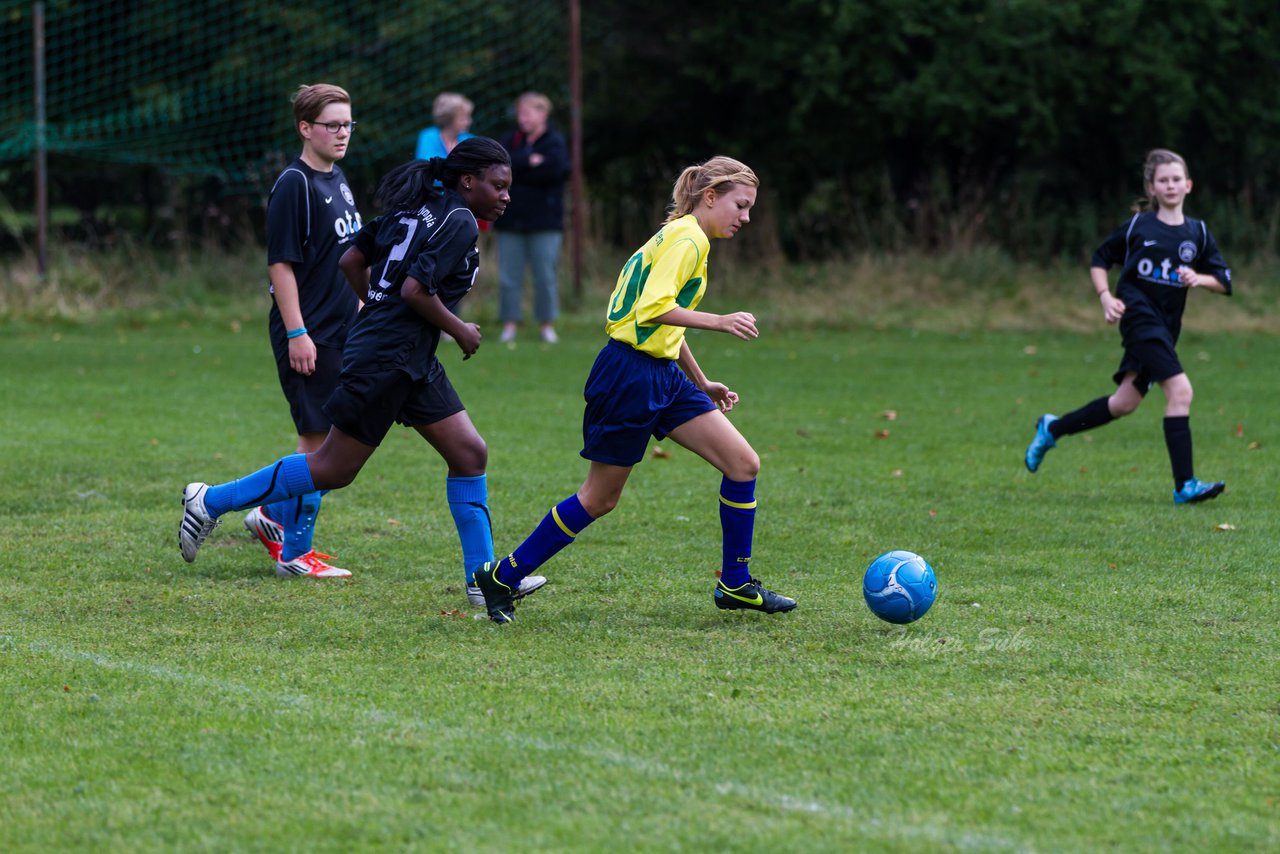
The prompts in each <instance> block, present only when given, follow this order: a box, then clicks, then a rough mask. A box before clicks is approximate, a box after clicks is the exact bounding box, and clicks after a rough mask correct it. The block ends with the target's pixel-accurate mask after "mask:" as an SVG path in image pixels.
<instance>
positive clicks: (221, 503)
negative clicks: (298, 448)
mask: <svg viewBox="0 0 1280 854" xmlns="http://www.w3.org/2000/svg"><path fill="white" fill-rule="evenodd" d="M315 491H316V487H315V484H314V483H313V482H312V480H311V469H310V468H308V467H307V455H306V454H290V455H289V456H287V457H283V458H281V459H279V460H276V461H275V462H274V463H272V464H271V465H269V466H267V467H266V468H264V469H259V470H258V471H256V472H254V473H253V474H250V475H246V476H245V477H242V478H240V479H238V480H233V481H231V482H230V483H220V484H217V485H216V486H211V487H209V489H208V490H207V491H206V492H205V494H204V506H205V509H206V510H208V511H209V512H210V513H211V514H212V515H214V516H221V515H222V514H223V513H226V512H227V511H229V510H246V509H248V508H250V507H257V506H258V505H259V504H274V503H275V502H277V501H281V500H283V499H285V498H292V497H294V496H296V495H304V494H306V493H308V492H315ZM272 518H275V517H272ZM277 521H279V520H277Z"/></svg>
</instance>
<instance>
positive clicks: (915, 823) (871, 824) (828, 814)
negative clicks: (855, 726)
mask: <svg viewBox="0 0 1280 854" xmlns="http://www.w3.org/2000/svg"><path fill="white" fill-rule="evenodd" d="M27 649H28V650H29V651H31V652H33V653H39V654H43V655H49V656H52V657H54V658H59V659H62V660H63V661H70V662H87V663H89V664H93V665H95V666H97V667H101V668H103V669H104V670H116V671H123V672H127V673H135V674H139V675H142V676H148V677H151V678H154V679H158V680H163V681H166V682H175V683H178V684H181V685H193V686H196V687H200V688H208V689H211V690H214V691H220V692H222V693H226V694H233V695H238V696H243V697H248V698H250V699H252V700H255V701H257V702H259V703H262V704H263V705H276V706H279V707H281V708H282V709H284V710H287V711H292V712H297V711H298V710H300V709H305V708H307V707H311V706H314V705H315V704H314V703H313V702H312V701H311V700H310V699H309V698H307V697H306V696H304V695H301V694H285V693H280V692H275V691H270V690H266V689H263V688H257V687H254V686H252V685H247V684H244V683H242V682H234V681H231V680H227V679H215V678H211V677H208V676H203V675H201V674H199V673H192V672H190V671H186V670H179V669H177V668H174V667H166V666H163V665H158V664H148V663H145V662H139V661H128V660H123V659H118V658H112V657H110V656H107V655H103V654H101V653H97V652H91V651H87V650H79V649H75V648H73V647H70V646H67V645H64V644H57V643H51V642H49V641H33V642H31V643H29V644H27ZM346 711H347V713H348V714H350V715H351V716H352V717H353V718H358V719H360V720H362V721H363V722H364V723H365V724H366V726H369V727H375V726H376V727H395V728H399V729H411V730H415V731H420V732H422V733H423V734H425V735H429V736H430V737H431V738H432V739H433V740H435V741H436V742H445V741H447V742H465V741H466V740H467V739H470V738H471V737H472V736H473V731H472V730H470V729H469V728H466V727H459V726H451V727H445V726H441V725H440V724H439V723H438V722H434V721H428V720H424V719H423V718H420V717H418V716H417V715H401V714H397V713H395V712H388V711H385V710H383V709H379V708H377V707H374V706H370V707H366V708H348V709H347V710H346ZM504 738H505V740H506V741H507V743H508V744H510V745H511V747H512V748H515V749H520V750H531V751H540V752H545V753H556V754H574V755H577V756H580V757H582V758H583V759H586V760H589V761H592V762H595V763H597V764H601V765H608V766H612V767H615V768H623V769H626V770H628V771H630V772H632V773H634V774H636V775H638V776H643V777H650V778H654V779H659V780H668V781H671V782H675V783H683V784H696V785H698V786H700V787H701V788H703V789H704V790H706V791H707V792H708V793H709V794H714V795H719V796H720V797H724V798H733V799H735V800H745V801H749V802H751V803H754V804H760V805H767V806H771V807H773V808H775V809H778V810H781V811H783V812H791V813H803V814H806V815H814V816H820V817H822V818H828V819H833V820H837V821H838V822H839V823H841V824H847V825H848V826H849V830H850V834H851V838H858V837H861V838H867V837H876V838H881V839H889V840H892V839H913V840H923V841H927V842H932V843H937V844H938V845H941V846H951V847H954V848H958V849H961V850H966V851H969V850H972V851H1018V852H1024V851H1026V852H1029V851H1031V850H1032V849H1030V848H1028V847H1026V846H1025V845H1023V844H1021V843H1019V842H1017V841H1016V840H1012V839H1008V838H1005V837H1002V836H998V835H995V834H988V833H972V832H968V831H960V830H956V829H954V828H949V827H947V826H946V825H945V824H941V823H927V824H926V823H921V819H920V818H918V817H917V818H915V819H903V820H900V821H899V820H894V819H892V818H888V819H886V818H881V817H878V816H875V815H872V814H870V813H868V812H863V811H860V810H857V809H855V808H853V807H851V806H848V805H847V804H841V803H829V802H825V801H821V800H817V799H814V798H808V797H801V796H795V795H791V794H787V793H786V792H778V791H774V790H772V789H764V788H761V787H759V786H748V785H744V784H742V783H735V782H732V781H726V780H719V779H712V778H711V777H709V776H708V775H707V774H705V773H704V772H701V771H688V770H683V769H680V768H676V767H674V766H672V765H668V764H667V763H665V762H662V761H659V760H656V759H650V758H646V757H642V756H635V755H632V754H629V753H620V752H618V751H616V750H611V749H607V748H604V749H602V748H597V747H594V746H592V745H587V744H567V743H565V742H562V741H558V740H549V739H546V738H541V737H533V736H525V735H520V734H518V733H509V734H507V735H505V736H504Z"/></svg>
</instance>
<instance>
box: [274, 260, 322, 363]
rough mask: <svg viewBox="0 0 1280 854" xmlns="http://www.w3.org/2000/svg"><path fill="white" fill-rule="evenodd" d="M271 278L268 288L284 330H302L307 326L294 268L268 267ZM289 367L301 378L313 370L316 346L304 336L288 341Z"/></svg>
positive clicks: (309, 338) (277, 265) (279, 265)
mask: <svg viewBox="0 0 1280 854" xmlns="http://www.w3.org/2000/svg"><path fill="white" fill-rule="evenodd" d="M267 274H268V276H270V278H271V289H272V291H273V292H274V293H275V298H276V306H277V307H279V309H280V319H281V320H283V321H284V328H285V330H286V331H288V330H291V329H302V328H305V327H306V325H307V324H306V323H305V321H304V319H303V317H302V307H301V303H300V302H299V300H298V280H297V278H296V277H295V276H294V275H293V265H292V264H290V263H288V262H287V261H280V262H278V263H275V264H272V265H270V266H269V267H268V268H267ZM289 367H290V368H292V369H293V370H295V371H297V372H298V373H300V374H303V375H304V376H310V375H311V374H313V373H315V370H316V345H315V342H314V341H312V340H311V336H310V335H307V334H305V333H304V334H302V335H299V336H298V337H296V338H290V339H289Z"/></svg>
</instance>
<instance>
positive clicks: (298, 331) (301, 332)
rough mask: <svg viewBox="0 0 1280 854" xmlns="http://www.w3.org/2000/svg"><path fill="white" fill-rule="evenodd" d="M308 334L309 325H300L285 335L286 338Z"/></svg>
mask: <svg viewBox="0 0 1280 854" xmlns="http://www.w3.org/2000/svg"><path fill="white" fill-rule="evenodd" d="M306 334H307V327H305V326H299V327H298V328H297V329H290V330H289V331H288V332H286V333H285V334H284V335H285V337H286V338H301V337H302V336H303V335H306Z"/></svg>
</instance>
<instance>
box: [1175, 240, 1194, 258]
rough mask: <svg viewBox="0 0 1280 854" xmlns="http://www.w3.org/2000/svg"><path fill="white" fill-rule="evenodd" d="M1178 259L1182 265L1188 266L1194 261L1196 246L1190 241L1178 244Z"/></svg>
mask: <svg viewBox="0 0 1280 854" xmlns="http://www.w3.org/2000/svg"><path fill="white" fill-rule="evenodd" d="M1178 257H1179V258H1181V259H1182V260H1183V262H1184V263H1187V264H1190V263H1191V262H1192V261H1194V260H1196V245H1195V244H1194V243H1192V242H1191V241H1190V240H1184V241H1182V242H1181V243H1179V244H1178Z"/></svg>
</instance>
